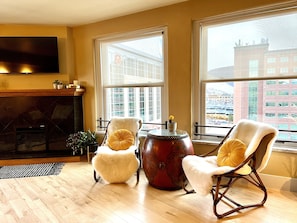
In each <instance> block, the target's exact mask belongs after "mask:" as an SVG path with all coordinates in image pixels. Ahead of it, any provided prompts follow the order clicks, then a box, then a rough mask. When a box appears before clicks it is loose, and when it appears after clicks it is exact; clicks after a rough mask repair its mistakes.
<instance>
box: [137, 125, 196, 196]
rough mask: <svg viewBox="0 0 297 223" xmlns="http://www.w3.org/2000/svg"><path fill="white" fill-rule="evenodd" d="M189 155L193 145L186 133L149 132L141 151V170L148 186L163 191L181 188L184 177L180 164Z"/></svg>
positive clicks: (191, 152) (179, 131)
mask: <svg viewBox="0 0 297 223" xmlns="http://www.w3.org/2000/svg"><path fill="white" fill-rule="evenodd" d="M191 154H194V149H193V144H192V141H191V139H190V137H189V135H188V133H187V132H186V131H183V130H176V131H175V132H169V131H168V130H167V129H157V130H152V131H150V132H149V133H148V135H147V137H146V139H145V142H144V145H143V151H142V159H143V170H144V173H145V175H146V177H147V179H148V181H149V184H150V185H152V186H153V187H156V188H158V189H164V190H177V189H180V188H182V186H183V184H184V182H185V180H186V177H185V174H184V172H183V169H182V164H181V162H182V159H183V158H184V157H185V156H186V155H191Z"/></svg>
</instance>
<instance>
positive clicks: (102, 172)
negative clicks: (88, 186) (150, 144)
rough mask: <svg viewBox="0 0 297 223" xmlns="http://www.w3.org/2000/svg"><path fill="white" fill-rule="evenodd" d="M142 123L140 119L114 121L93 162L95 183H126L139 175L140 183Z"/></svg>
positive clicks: (117, 119) (118, 119) (109, 126)
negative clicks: (134, 175)
mask: <svg viewBox="0 0 297 223" xmlns="http://www.w3.org/2000/svg"><path fill="white" fill-rule="evenodd" d="M141 125H142V121H141V120H140V119H138V118H130V117H129V118H122V117H116V118H112V119H111V120H110V121H109V123H108V125H107V128H106V132H105V136H104V139H103V142H102V144H101V146H99V147H98V149H97V151H96V152H95V156H94V157H93V159H92V166H93V168H94V179H95V181H96V182H98V181H99V179H100V178H102V179H103V180H104V181H105V182H108V183H124V182H126V181H127V180H129V179H130V178H131V176H132V175H133V174H135V173H137V174H136V176H137V183H138V181H139V171H140V150H139V140H138V131H139V130H140V128H141Z"/></svg>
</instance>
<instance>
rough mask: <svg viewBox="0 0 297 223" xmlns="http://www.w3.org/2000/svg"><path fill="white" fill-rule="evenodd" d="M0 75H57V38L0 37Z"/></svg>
mask: <svg viewBox="0 0 297 223" xmlns="http://www.w3.org/2000/svg"><path fill="white" fill-rule="evenodd" d="M1 73H2V74H20V73H21V74H30V73H59V53H58V38H57V37H52V36H41V37H15V36H9V37H7V36H0V74H1Z"/></svg>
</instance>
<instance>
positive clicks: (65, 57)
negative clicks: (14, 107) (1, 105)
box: [0, 25, 74, 90]
mask: <svg viewBox="0 0 297 223" xmlns="http://www.w3.org/2000/svg"><path fill="white" fill-rule="evenodd" d="M0 36H57V37H58V47H59V64H60V74H31V75H24V74H1V75H0V90H2V89H49V88H52V82H53V81H54V80H56V79H59V80H62V81H64V82H66V83H68V82H69V80H70V79H73V75H74V65H73V58H72V53H71V50H72V48H73V43H72V42H71V40H72V33H71V29H69V28H67V27H62V26H35V25H0ZM72 51H73V50H72ZM71 58H72V60H71Z"/></svg>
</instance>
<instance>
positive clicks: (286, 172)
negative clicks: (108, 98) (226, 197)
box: [73, 0, 297, 177]
mask: <svg viewBox="0 0 297 223" xmlns="http://www.w3.org/2000/svg"><path fill="white" fill-rule="evenodd" d="M279 2H284V1H280V0H249V1H238V0H229V1H221V0H213V1H197V0H192V1H188V2H185V3H181V4H177V5H173V6H169V7H164V8H160V9H156V10H150V11H146V12H142V13H137V14H134V15H129V16H124V17H120V18H116V19H112V20H108V21H104V22H98V23H94V24H90V25H85V26H80V27H76V28H74V29H73V35H74V43H75V44H74V45H75V55H76V71H77V76H78V78H79V80H81V81H83V82H85V83H86V86H87V93H86V95H85V102H86V103H85V108H84V109H85V125H86V127H87V128H91V129H95V125H96V122H95V120H96V117H95V106H94V105H95V103H94V101H95V96H94V70H93V68H94V67H93V66H94V63H93V62H94V57H93V40H94V39H95V38H97V37H101V36H106V35H111V34H117V33H122V32H129V31H135V30H139V29H146V28H151V27H158V26H167V27H168V72H169V77H168V78H169V82H168V84H169V113H170V114H174V116H175V118H176V120H177V121H178V125H179V128H181V129H184V130H187V131H188V132H191V126H192V120H191V34H192V33H191V31H192V29H191V28H192V21H193V20H197V19H202V18H205V17H208V16H214V15H219V14H222V13H227V12H232V11H237V10H243V9H248V8H253V7H256V6H261V5H268V4H273V3H279ZM99 97H100V95H99ZM211 147H212V146H209V145H200V144H198V145H196V144H195V151H196V152H197V153H200V151H203V150H205V148H207V149H209V148H211ZM296 166H297V154H289V153H278V152H273V154H272V157H271V159H270V162H269V164H268V166H267V168H266V169H265V170H264V171H263V172H265V173H267V174H273V175H281V176H289V177H297V173H296V172H297V171H296V168H297V167H296Z"/></svg>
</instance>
